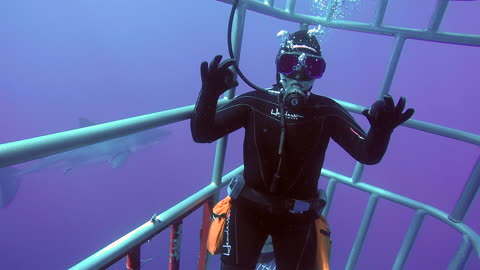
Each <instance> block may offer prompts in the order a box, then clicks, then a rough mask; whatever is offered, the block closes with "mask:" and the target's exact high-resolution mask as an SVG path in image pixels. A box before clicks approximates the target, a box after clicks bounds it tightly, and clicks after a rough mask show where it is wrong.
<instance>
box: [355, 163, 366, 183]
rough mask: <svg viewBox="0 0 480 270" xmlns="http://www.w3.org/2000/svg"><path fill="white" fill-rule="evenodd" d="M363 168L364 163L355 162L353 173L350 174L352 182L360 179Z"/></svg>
mask: <svg viewBox="0 0 480 270" xmlns="http://www.w3.org/2000/svg"><path fill="white" fill-rule="evenodd" d="M364 169H365V165H364V164H362V163H360V162H357V163H356V164H355V169H353V174H352V182H353V183H354V184H356V183H358V182H359V181H360V180H361V179H362V175H363V170H364Z"/></svg>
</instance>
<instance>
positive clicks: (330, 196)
mask: <svg viewBox="0 0 480 270" xmlns="http://www.w3.org/2000/svg"><path fill="white" fill-rule="evenodd" d="M336 186H337V180H336V179H335V178H330V180H329V181H328V184H327V190H326V193H327V204H326V205H325V207H324V208H323V210H322V215H323V216H324V217H327V216H328V212H329V211H330V206H331V205H332V201H333V196H334V195H335V187H336Z"/></svg>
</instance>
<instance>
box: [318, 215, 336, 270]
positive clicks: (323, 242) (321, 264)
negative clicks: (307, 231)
mask: <svg viewBox="0 0 480 270" xmlns="http://www.w3.org/2000/svg"><path fill="white" fill-rule="evenodd" d="M315 229H316V231H317V255H316V262H317V267H316V268H315V269H318V270H330V248H331V243H332V241H330V228H329V226H328V222H327V220H326V219H325V218H324V217H323V216H320V217H319V218H317V219H316V220H315Z"/></svg>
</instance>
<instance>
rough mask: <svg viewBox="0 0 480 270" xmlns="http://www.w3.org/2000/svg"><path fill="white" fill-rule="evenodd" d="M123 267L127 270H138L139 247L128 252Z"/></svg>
mask: <svg viewBox="0 0 480 270" xmlns="http://www.w3.org/2000/svg"><path fill="white" fill-rule="evenodd" d="M125 266H126V267H127V269H128V270H140V246H136V247H134V248H132V249H131V250H130V252H128V254H127V264H126V265H125Z"/></svg>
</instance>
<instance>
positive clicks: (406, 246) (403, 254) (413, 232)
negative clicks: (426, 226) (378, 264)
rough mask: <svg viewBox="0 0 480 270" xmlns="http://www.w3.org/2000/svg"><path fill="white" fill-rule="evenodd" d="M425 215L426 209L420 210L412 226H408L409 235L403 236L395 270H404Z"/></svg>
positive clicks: (394, 266) (416, 213)
mask: <svg viewBox="0 0 480 270" xmlns="http://www.w3.org/2000/svg"><path fill="white" fill-rule="evenodd" d="M424 217H425V211H423V210H419V211H417V212H415V215H414V217H413V220H412V223H410V227H409V228H408V231H407V235H406V236H405V238H403V243H402V246H401V247H400V251H398V254H397V257H396V258H395V263H394V264H393V267H392V269H393V270H402V269H403V267H404V266H405V262H406V261H407V258H408V255H409V254H410V251H411V250H412V247H413V244H414V243H415V240H416V239H417V235H418V231H419V230H420V227H421V226H422V224H423V220H424Z"/></svg>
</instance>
